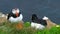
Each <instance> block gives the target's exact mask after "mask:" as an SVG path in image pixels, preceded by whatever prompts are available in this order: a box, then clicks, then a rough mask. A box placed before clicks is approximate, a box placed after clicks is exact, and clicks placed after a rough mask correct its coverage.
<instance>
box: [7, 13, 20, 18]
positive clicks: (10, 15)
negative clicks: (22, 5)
mask: <svg viewBox="0 0 60 34" xmlns="http://www.w3.org/2000/svg"><path fill="white" fill-rule="evenodd" d="M20 14H21V12H19V14H18V17H19V16H20ZM10 17H13V18H16V14H13V13H12V12H10V13H9V14H8V18H7V19H9V18H10Z"/></svg>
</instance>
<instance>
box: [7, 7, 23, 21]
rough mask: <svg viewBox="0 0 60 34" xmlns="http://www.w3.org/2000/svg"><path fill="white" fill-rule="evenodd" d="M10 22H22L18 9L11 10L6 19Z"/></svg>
mask: <svg viewBox="0 0 60 34" xmlns="http://www.w3.org/2000/svg"><path fill="white" fill-rule="evenodd" d="M7 19H8V20H9V21H10V22H18V21H22V19H23V15H22V14H21V12H20V11H19V9H18V8H15V9H12V12H11V13H9V14H8V18H7Z"/></svg>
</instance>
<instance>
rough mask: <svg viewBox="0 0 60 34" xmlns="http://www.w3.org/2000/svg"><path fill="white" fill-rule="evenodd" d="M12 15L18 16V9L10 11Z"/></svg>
mask: <svg viewBox="0 0 60 34" xmlns="http://www.w3.org/2000/svg"><path fill="white" fill-rule="evenodd" d="M12 13H13V14H16V16H18V14H19V9H18V8H15V9H12Z"/></svg>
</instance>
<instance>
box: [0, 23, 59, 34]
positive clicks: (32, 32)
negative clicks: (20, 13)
mask: <svg viewBox="0 0 60 34" xmlns="http://www.w3.org/2000/svg"><path fill="white" fill-rule="evenodd" d="M15 25H16V24H12V23H10V22H3V24H2V25H1V26H0V34H60V27H55V26H54V27H52V28H51V29H47V28H45V29H44V30H39V29H38V30H36V29H33V28H31V27H30V22H25V23H24V27H23V29H21V30H17V29H16V27H15Z"/></svg>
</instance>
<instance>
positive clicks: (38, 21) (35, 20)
mask: <svg viewBox="0 0 60 34" xmlns="http://www.w3.org/2000/svg"><path fill="white" fill-rule="evenodd" d="M31 20H32V22H34V23H38V24H42V25H45V26H46V25H47V22H46V20H43V19H38V17H37V15H36V14H32V19H31Z"/></svg>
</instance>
